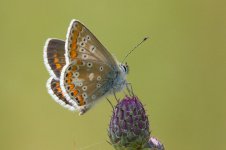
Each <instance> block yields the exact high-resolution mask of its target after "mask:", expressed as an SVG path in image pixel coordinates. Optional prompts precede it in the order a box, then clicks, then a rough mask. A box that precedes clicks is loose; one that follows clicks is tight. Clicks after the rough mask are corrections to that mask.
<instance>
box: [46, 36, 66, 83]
mask: <svg viewBox="0 0 226 150" xmlns="http://www.w3.org/2000/svg"><path fill="white" fill-rule="evenodd" d="M64 54H65V42H64V41H62V40H59V39H48V40H47V41H46V44H45V48H44V61H45V65H46V68H47V70H48V71H49V72H50V74H51V76H53V77H54V78H55V79H59V78H60V74H61V70H62V68H63V66H64V65H65V56H64Z"/></svg>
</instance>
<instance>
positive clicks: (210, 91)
mask: <svg viewBox="0 0 226 150" xmlns="http://www.w3.org/2000/svg"><path fill="white" fill-rule="evenodd" d="M74 18H75V19H78V20H80V21H82V22H83V23H84V24H85V25H87V27H88V28H89V29H90V30H91V31H92V32H93V33H94V34H95V35H96V36H97V37H98V39H99V40H100V41H101V42H102V43H103V45H105V46H106V47H107V48H108V49H109V51H110V52H111V53H113V54H115V56H116V57H117V58H118V60H122V58H123V56H124V55H125V53H126V52H127V51H128V50H129V49H131V48H132V47H133V46H134V45H135V44H136V43H137V42H139V41H140V40H141V39H142V38H143V37H144V36H146V35H148V36H150V37H151V40H149V41H147V42H146V43H144V44H143V45H142V46H141V47H140V48H138V49H137V50H136V52H134V53H133V54H132V55H131V56H130V57H129V58H128V59H127V62H128V63H129V65H130V69H131V71H130V74H129V76H128V80H129V81H130V82H132V83H133V88H134V91H135V93H136V94H137V95H138V96H139V98H140V99H141V100H142V102H143V103H144V104H145V105H146V106H145V108H146V109H147V111H148V115H149V116H150V118H149V119H150V122H151V123H150V125H151V130H152V135H154V136H156V137H158V138H159V139H160V140H161V141H162V142H163V143H164V145H165V147H166V149H168V150H213V149H218V150H224V149H226V116H225V114H226V92H225V90H226V2H225V1H223V0H215V1H214V0H190V1H179V0H172V1H168V0H139V1H138V0H134V1H132V0H85V1H82V0H81V1H78V0H66V1H56V0H48V1H46V0H39V1H35V0H18V1H17V0H1V1H0V19H1V24H0V40H1V49H0V51H1V56H2V57H1V59H0V62H1V63H0V67H1V78H0V83H1V87H0V88H1V90H0V96H1V97H0V98H1V101H0V103H1V104H0V119H1V121H0V149H1V150H63V149H64V150H83V149H84V150H113V148H112V147H111V146H110V145H109V144H108V143H107V142H106V140H108V136H107V128H108V123H109V120H110V115H111V107H110V105H109V104H108V103H107V102H106V101H105V100H103V101H102V102H101V103H99V104H98V105H97V106H96V107H95V108H94V109H93V110H91V111H89V112H88V113H87V114H85V115H84V116H78V114H77V113H72V112H70V111H68V110H65V109H63V108H62V107H61V106H60V105H58V104H57V103H55V102H54V101H53V100H52V99H51V97H50V95H49V94H48V93H47V90H46V87H45V85H46V80H47V79H48V78H49V74H48V72H47V70H46V68H45V66H44V64H43V46H44V43H45V40H46V39H47V38H49V37H56V38H61V39H65V36H66V31H67V28H68V25H69V22H70V21H71V19H74ZM119 96H120V97H122V95H121V94H119ZM110 98H111V99H112V101H113V102H114V103H115V101H114V98H113V97H110Z"/></svg>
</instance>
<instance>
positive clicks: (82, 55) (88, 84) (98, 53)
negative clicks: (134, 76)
mask: <svg viewBox="0 0 226 150" xmlns="http://www.w3.org/2000/svg"><path fill="white" fill-rule="evenodd" d="M65 49H66V52H65V57H66V65H65V66H64V68H63V70H62V73H61V79H60V84H61V88H62V91H63V93H64V94H65V97H66V99H67V100H68V101H69V102H70V103H72V104H73V105H74V106H77V108H78V110H79V111H80V112H81V113H84V112H85V111H86V110H88V109H89V108H90V107H91V106H93V104H94V103H95V102H96V101H97V100H99V99H100V98H101V97H102V96H104V95H105V94H107V93H108V92H109V90H110V89H111V88H112V84H113V82H114V79H115V78H116V76H117V72H119V70H118V65H117V62H116V60H115V59H114V58H113V57H112V55H111V54H110V53H109V52H108V51H107V50H106V48H104V46H103V45H102V44H101V43H100V42H99V41H98V40H97V39H96V37H95V36H94V35H93V34H92V33H91V32H90V31H89V30H88V29H87V28H86V27H85V26H84V25H83V24H81V23H80V22H78V21H75V20H73V21H72V22H71V24H70V27H69V29H68V34H67V40H66V45H65Z"/></svg>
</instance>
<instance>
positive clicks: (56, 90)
mask: <svg viewBox="0 0 226 150" xmlns="http://www.w3.org/2000/svg"><path fill="white" fill-rule="evenodd" d="M46 86H47V89H48V92H49V94H50V95H51V96H52V97H53V99H54V100H55V101H56V102H57V103H59V104H60V105H62V106H63V107H65V108H67V109H69V110H71V111H74V110H75V107H74V106H73V105H72V104H71V103H70V102H68V101H67V99H66V98H65V97H64V94H63V93H62V90H61V87H60V82H59V81H58V80H56V79H54V77H50V78H49V79H48V81H47V85H46Z"/></svg>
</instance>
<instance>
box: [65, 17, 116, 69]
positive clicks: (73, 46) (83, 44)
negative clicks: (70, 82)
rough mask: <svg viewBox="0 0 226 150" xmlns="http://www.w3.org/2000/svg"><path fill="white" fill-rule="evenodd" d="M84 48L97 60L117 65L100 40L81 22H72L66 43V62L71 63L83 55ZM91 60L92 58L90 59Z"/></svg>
mask: <svg viewBox="0 0 226 150" xmlns="http://www.w3.org/2000/svg"><path fill="white" fill-rule="evenodd" d="M83 48H84V49H85V50H87V51H88V52H91V53H90V56H92V57H94V58H93V59H95V60H101V61H102V62H107V63H108V64H109V65H115V64H116V61H115V59H114V58H113V57H112V55H111V54H110V53H109V52H108V51H107V49H106V48H105V47H104V46H103V45H102V44H101V43H100V42H99V40H98V39H97V38H96V37H95V36H94V35H93V34H92V33H91V32H90V31H89V29H87V28H86V27H85V26H84V25H83V24H82V23H81V22H79V21H77V20H72V21H71V23H70V26H69V28H68V32H67V39H66V43H65V49H66V52H65V56H66V61H67V62H71V61H73V60H76V59H77V58H78V54H79V52H81V53H83ZM89 59H90V58H89Z"/></svg>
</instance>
